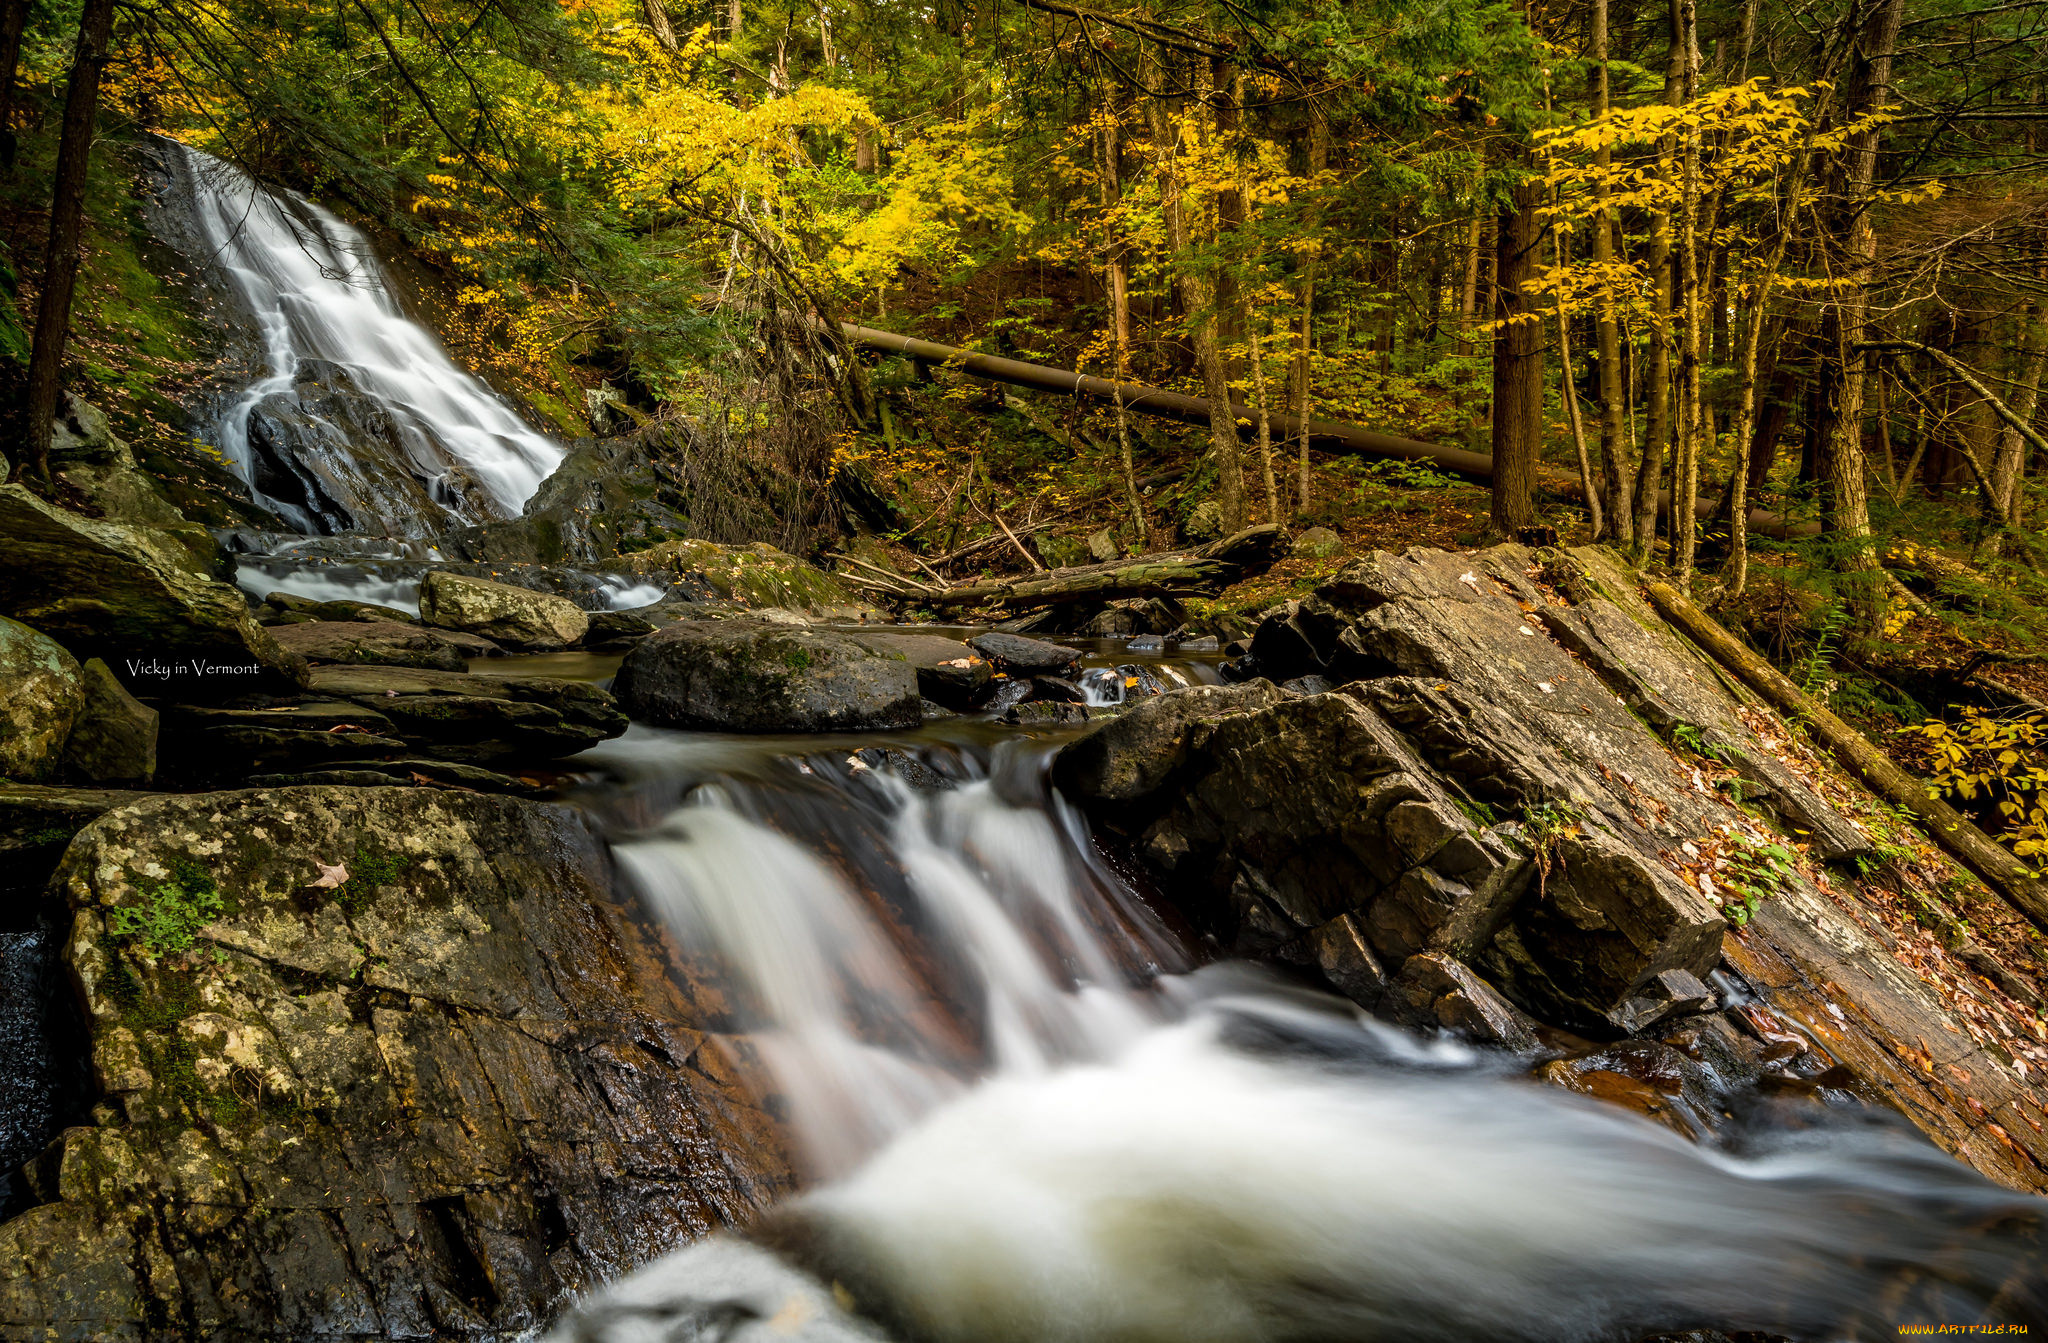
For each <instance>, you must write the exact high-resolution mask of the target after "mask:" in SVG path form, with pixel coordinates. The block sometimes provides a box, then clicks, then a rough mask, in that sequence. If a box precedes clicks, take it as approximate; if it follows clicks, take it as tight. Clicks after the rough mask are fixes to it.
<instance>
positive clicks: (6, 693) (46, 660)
mask: <svg viewBox="0 0 2048 1343" xmlns="http://www.w3.org/2000/svg"><path fill="white" fill-rule="evenodd" d="M84 708H85V678H84V674H83V673H82V672H81V671H80V670H79V667H78V659H76V658H74V657H72V656H71V654H69V653H67V652H65V651H64V649H63V647H62V646H61V645H60V644H58V643H57V641H56V640H54V639H48V638H45V637H44V636H42V635H41V634H38V633H37V632H36V631H34V630H32V629H30V628H29V627H28V626H26V625H23V624H20V623H18V622H16V621H12V620H9V619H7V618H6V617H5V616H0V778H9V779H21V780H24V781H33V780H36V779H40V778H42V777H44V776H45V775H47V774H51V773H54V772H55V771H56V768H57V761H58V756H59V754H60V753H61V752H62V751H63V749H64V741H65V739H66V738H67V737H69V736H70V735H71V727H72V724H73V723H75V722H77V721H78V716H79V714H80V713H81V712H82V711H83V710H84Z"/></svg>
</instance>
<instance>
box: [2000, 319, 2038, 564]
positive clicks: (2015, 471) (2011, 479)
mask: <svg viewBox="0 0 2048 1343" xmlns="http://www.w3.org/2000/svg"><path fill="white" fill-rule="evenodd" d="M2020 327H2021V329H2020V354H2019V363H2020V368H2019V378H2018V385H2017V387H2016V388H2015V390H2014V391H2013V393H2012V412H2013V414H2014V415H2016V416H2017V417H2018V418H2019V420H2020V421H2021V423H2023V424H2024V423H2030V422H2032V420H2033V418H2034V411H2035V408H2036V407H2038V406H2039V405H2040V402H2041V376H2042V373H2043V372H2044V371H2048V303H2041V302H2038V301H2037V302H2034V303H2030V304H2028V305H2027V306H2026V307H2025V308H2024V309H2022V310H2021V313H2020ZM2032 450H2033V444H2031V443H2029V442H2028V441H2027V438H2026V435H2025V434H2023V433H2021V432H2020V430H2019V428H2018V427H2017V426H2015V425H2011V424H2006V425H2001V426H2000V432H1999V435H1998V451H1997V453H1996V454H1995V455H1994V456H1993V457H1992V460H1991V507H1992V509H1993V510H1995V514H1996V520H1997V525H1998V527H1999V530H1998V531H1996V532H1993V533H1992V534H1991V537H1990V538H1989V540H1988V542H1987V543H1986V549H1987V550H1988V551H1989V552H1990V553H1991V554H1993V555H1996V554H1997V553H1999V551H2000V550H2001V549H2002V548H2003V547H2004V544H2005V536H2006V533H2007V532H2009V531H2014V530H2016V529H2017V528H2018V527H2019V522H2020V512H2021V508H2020V496H2021V493H2022V491H2021V489H2020V483H2021V481H2022V480H2023V479H2024V478H2025V474H2026V464H2027V457H2028V456H2029V455H2030V454H2031V452H2032Z"/></svg>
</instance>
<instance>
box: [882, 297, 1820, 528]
mask: <svg viewBox="0 0 2048 1343" xmlns="http://www.w3.org/2000/svg"><path fill="white" fill-rule="evenodd" d="M844 330H845V332H846V337H847V339H848V340H851V341H852V342H853V343H854V344H856V345H864V346H866V347H867V348H868V349H871V350H884V351H887V352H888V353H890V354H899V355H902V356H903V357H905V358H907V359H912V360H915V361H916V362H918V363H920V364H941V365H944V366H945V367H947V368H957V369H959V370H960V371H961V372H962V373H965V374H967V375H968V376H969V377H974V378H981V379H984V380H985V381H988V382H1000V383H1007V384H1009V385H1010V386H1012V387H1030V388H1035V389H1036V390H1038V391H1041V392H1057V393H1059V394H1060V395H1062V396H1085V397H1088V398H1090V399H1091V400H1095V401H1106V402H1110V403H1112V404H1114V403H1115V402H1116V401H1117V400H1118V399H1119V398H1121V399H1122V401H1123V408H1124V409H1125V410H1126V411H1132V412H1135V413H1137V414H1140V415H1150V416H1153V417H1155V418H1158V419H1166V420H1177V421H1179V422H1180V423H1182V424H1198V425H1207V424H1208V423H1209V402H1208V400H1207V398H1205V397H1199V396H1187V395H1185V394H1183V393H1181V392H1169V391H1167V390H1165V389H1164V388H1160V387H1147V386H1144V385H1143V384H1140V383H1134V382H1115V381H1112V380H1111V379H1109V378H1097V377H1093V376H1091V375H1089V374H1085V373H1073V372H1070V371H1068V370H1067V369H1063V368H1054V367H1052V366H1051V365H1049V364H1033V363H1028V362H1026V361H1025V360H1022V359H1005V358H1003V357H1002V356H1001V355H994V354H977V353H976V352H974V351H973V350H963V349H960V348H959V347H958V346H953V345H940V344H939V343H938V342H936V341H929V340H919V339H918V338H917V337H915V336H899V335H897V334H896V333H895V332H893V331H878V330H876V329H875V328H874V327H871V326H854V325H852V324H851V323H846V324H844ZM1233 409H1234V410H1235V411H1236V412H1237V421H1238V430H1239V432H1240V433H1244V434H1250V433H1252V432H1255V430H1256V428H1257V422H1256V420H1255V418H1254V416H1253V415H1252V412H1251V411H1250V410H1249V409H1247V408H1246V407H1242V406H1234V407H1233ZM1267 419H1268V421H1269V422H1270V423H1271V426H1272V434H1273V438H1274V441H1275V442H1288V441H1292V440H1295V439H1298V438H1300V437H1301V436H1302V435H1304V434H1306V435H1307V437H1308V442H1309V446H1310V447H1312V448H1316V449H1319V450H1320V451H1323V452H1329V453H1335V454H1336V455H1338V456H1340V457H1381V458H1387V459H1391V460H1394V461H1403V462H1426V463H1428V464H1429V465H1431V466H1434V467H1436V468H1438V469H1439V470H1442V471H1445V472H1448V473H1449V474H1451V475H1454V476H1459V477H1461V478H1463V479H1465V480H1470V481H1475V482H1478V483H1480V484H1486V483H1488V482H1490V481H1491V480H1492V479H1493V458H1491V457H1489V456H1487V455H1486V454H1484V453H1478V452H1467V451H1465V450H1464V449H1463V448H1447V447H1444V446H1442V445H1440V444H1436V443H1425V442H1423V441H1422V440H1421V439H1417V438H1402V437H1400V436H1399V435H1396V434H1382V433H1378V432H1376V431H1374V430H1371V429H1362V428H1360V427H1359V426H1357V425H1355V424H1340V423H1338V422H1336V421H1334V420H1310V419H1304V418H1301V417H1299V416H1295V415H1290V414H1287V413H1286V412H1284V411H1272V412H1269V413H1268V415H1267ZM1543 488H1545V489H1548V490H1551V491H1552V492H1554V493H1557V494H1561V495H1564V496H1566V497H1567V498H1578V499H1583V498H1584V493H1583V490H1582V489H1581V488H1580V486H1579V484H1578V482H1576V481H1563V480H1556V481H1545V482H1543ZM1657 504H1658V507H1659V508H1660V509H1662V510H1664V511H1665V512H1666V513H1667V514H1668V513H1669V512H1670V509H1671V491H1669V490H1662V491H1659V492H1658V495H1657ZM1717 511H1718V506H1717V505H1716V504H1715V503H1713V502H1703V503H1701V504H1700V505H1699V508H1698V513H1699V516H1700V517H1701V518H1712V517H1713V516H1714V514H1715V513H1716V512H1717ZM1749 529H1750V531H1752V532H1755V533H1758V534H1760V535H1764V536H1771V537H1776V538H1778V539H1779V540H1786V539H1789V538H1791V537H1796V536H1812V535H1815V534H1816V533H1818V532H1819V531H1820V524H1819V523H1817V522H1791V521H1789V520H1788V519H1786V518H1784V517H1782V516H1781V515H1779V514H1776V513H1767V512H1765V511H1763V510H1762V509H1754V510H1752V511H1751V512H1750V515H1749Z"/></svg>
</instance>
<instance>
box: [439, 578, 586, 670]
mask: <svg viewBox="0 0 2048 1343" xmlns="http://www.w3.org/2000/svg"><path fill="white" fill-rule="evenodd" d="M420 619H421V621H423V622H424V623H426V624H429V625H440V626H444V627H446V628H448V629H452V630H461V631H463V632H464V633H466V634H480V635H482V636H483V637H484V638H486V639H490V640H492V641H493V642H496V643H500V644H504V645H507V646H508V647H512V648H521V649H528V650H537V651H546V650H551V649H559V648H567V647H569V646H570V645H572V644H575V643H578V642H581V640H582V638H583V636H584V634H586V633H587V632H588V631H589V629H590V616H589V615H588V614H587V613H585V612H584V610H583V609H582V608H581V607H579V606H577V605H576V603H574V602H572V601H570V600H569V599H568V598H567V597H557V596H555V595H554V594H552V593H547V592H535V591H533V590H532V589H530V588H520V587H514V586H512V585H511V584H510V583H494V582H492V581H491V580H490V579H488V578H470V577H468V576H467V575H464V574H453V573H449V572H447V571H446V570H437V571H435V572H433V573H430V574H428V575H427V576H426V577H425V578H424V579H422V580H421V581H420Z"/></svg>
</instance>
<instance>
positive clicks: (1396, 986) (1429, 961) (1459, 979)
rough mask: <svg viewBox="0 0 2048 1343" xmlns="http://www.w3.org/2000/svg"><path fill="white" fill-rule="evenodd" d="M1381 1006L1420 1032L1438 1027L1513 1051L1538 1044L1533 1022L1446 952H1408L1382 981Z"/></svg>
mask: <svg viewBox="0 0 2048 1343" xmlns="http://www.w3.org/2000/svg"><path fill="white" fill-rule="evenodd" d="M1381 1008H1382V1009H1383V1010H1384V1011H1386V1012H1387V1013H1388V1015H1390V1016H1392V1017H1393V1018H1394V1019H1395V1020H1396V1021H1399V1022H1401V1023H1402V1024H1404V1025H1408V1026H1413V1027H1416V1028H1417V1029H1421V1030H1430V1029H1440V1030H1446V1031H1450V1032H1451V1033H1452V1034H1454V1035H1460V1036H1463V1037H1464V1038H1466V1039H1468V1040H1471V1041H1474V1042H1475V1043H1478V1044H1483V1045H1493V1046H1495V1047H1497V1048H1500V1049H1505V1050H1508V1051H1510V1052H1511V1053H1516V1054H1533V1053H1535V1052H1536V1050H1537V1048H1538V1044H1537V1039H1536V1023H1535V1022H1533V1021H1531V1020H1530V1019H1529V1018H1528V1017H1527V1016H1525V1015H1524V1014H1523V1013H1521V1012H1520V1011H1518V1010H1516V1008H1515V1005H1514V1004H1513V1003H1510V1002H1509V1001H1508V1000H1507V999H1505V998H1503V997H1501V996H1500V994H1499V993H1497V992H1496V991H1495V990H1494V988H1493V986H1492V985H1490V984H1488V983H1487V982H1486V981H1485V980H1483V979H1481V978H1480V977H1479V976H1478V975H1476V974H1474V973H1473V972H1472V971H1471V970H1470V969H1469V968H1467V967H1466V966H1464V965H1462V964H1460V963H1459V962H1457V961H1455V960H1453V959H1451V958H1450V957H1448V956H1438V955H1430V954H1425V955H1418V956H1410V957H1409V958H1408V959H1407V960H1405V961H1403V962H1402V963H1401V972H1400V973H1399V974H1397V975H1395V976H1394V980H1393V982H1392V983H1391V984H1389V985H1387V991H1386V996H1385V997H1384V998H1382V999H1381Z"/></svg>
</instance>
